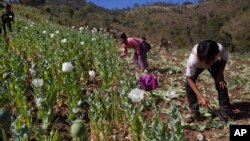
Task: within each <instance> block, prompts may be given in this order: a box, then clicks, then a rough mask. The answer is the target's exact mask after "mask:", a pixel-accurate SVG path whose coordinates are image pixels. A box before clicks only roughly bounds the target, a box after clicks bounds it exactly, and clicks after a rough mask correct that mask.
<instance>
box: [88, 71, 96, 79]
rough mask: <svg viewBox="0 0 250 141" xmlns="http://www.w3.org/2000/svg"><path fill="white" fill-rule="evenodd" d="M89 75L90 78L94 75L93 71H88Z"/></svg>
mask: <svg viewBox="0 0 250 141" xmlns="http://www.w3.org/2000/svg"><path fill="white" fill-rule="evenodd" d="M89 76H90V77H92V78H93V77H95V71H93V70H91V71H89Z"/></svg>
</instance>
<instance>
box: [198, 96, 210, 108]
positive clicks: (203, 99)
mask: <svg viewBox="0 0 250 141" xmlns="http://www.w3.org/2000/svg"><path fill="white" fill-rule="evenodd" d="M200 103H201V105H202V106H204V107H210V102H209V101H208V100H207V99H205V98H201V99H200Z"/></svg>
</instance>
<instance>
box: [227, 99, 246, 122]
mask: <svg viewBox="0 0 250 141" xmlns="http://www.w3.org/2000/svg"><path fill="white" fill-rule="evenodd" d="M231 106H232V110H233V111H234V113H235V115H236V120H240V119H246V118H250V102H235V103H231Z"/></svg>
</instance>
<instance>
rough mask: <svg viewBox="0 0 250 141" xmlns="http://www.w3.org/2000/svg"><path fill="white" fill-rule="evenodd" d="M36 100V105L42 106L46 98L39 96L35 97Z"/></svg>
mask: <svg viewBox="0 0 250 141" xmlns="http://www.w3.org/2000/svg"><path fill="white" fill-rule="evenodd" d="M35 101H36V106H37V107H41V106H42V102H43V101H44V99H42V98H41V97H38V98H36V99H35Z"/></svg>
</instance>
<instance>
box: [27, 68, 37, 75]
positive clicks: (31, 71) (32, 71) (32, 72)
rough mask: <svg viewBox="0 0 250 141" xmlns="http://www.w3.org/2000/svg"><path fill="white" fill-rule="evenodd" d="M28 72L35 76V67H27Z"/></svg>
mask: <svg viewBox="0 0 250 141" xmlns="http://www.w3.org/2000/svg"><path fill="white" fill-rule="evenodd" d="M29 72H30V74H31V75H32V76H35V75H36V73H37V72H36V70H35V69H32V68H31V69H29Z"/></svg>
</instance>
